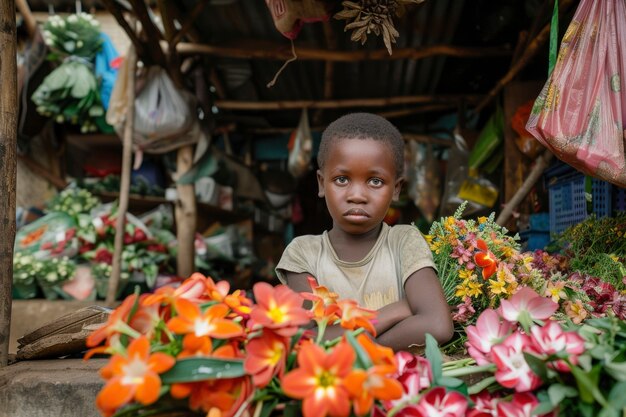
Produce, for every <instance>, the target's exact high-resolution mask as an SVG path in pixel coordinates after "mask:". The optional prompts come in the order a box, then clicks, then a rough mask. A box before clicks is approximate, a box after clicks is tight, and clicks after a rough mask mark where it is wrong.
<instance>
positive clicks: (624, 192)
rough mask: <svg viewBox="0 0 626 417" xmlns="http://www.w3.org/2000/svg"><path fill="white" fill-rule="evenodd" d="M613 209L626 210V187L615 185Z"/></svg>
mask: <svg viewBox="0 0 626 417" xmlns="http://www.w3.org/2000/svg"><path fill="white" fill-rule="evenodd" d="M613 210H615V211H626V189H624V188H617V187H615V186H613Z"/></svg>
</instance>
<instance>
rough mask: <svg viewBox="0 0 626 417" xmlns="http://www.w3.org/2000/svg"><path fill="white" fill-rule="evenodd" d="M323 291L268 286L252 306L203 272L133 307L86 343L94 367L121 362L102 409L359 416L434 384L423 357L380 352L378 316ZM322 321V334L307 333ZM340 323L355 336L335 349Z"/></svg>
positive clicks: (260, 287)
mask: <svg viewBox="0 0 626 417" xmlns="http://www.w3.org/2000/svg"><path fill="white" fill-rule="evenodd" d="M312 289H313V292H312V293H303V295H300V294H297V293H295V292H293V291H292V290H291V289H289V288H288V287H286V286H284V285H279V286H276V287H272V286H271V285H270V284H267V283H263V282H261V283H257V284H256V285H255V286H254V288H253V293H254V298H255V300H256V302H253V301H252V300H251V299H250V298H248V297H247V296H246V294H245V293H244V292H242V291H240V290H236V291H233V292H230V288H229V284H228V283H227V282H226V281H220V282H217V283H216V282H214V281H213V280H212V279H211V278H207V277H204V276H203V275H201V274H198V273H196V274H194V275H192V276H191V277H190V278H189V279H187V280H186V281H185V282H184V283H182V284H181V285H180V286H179V287H178V288H174V287H172V286H166V287H162V288H160V289H158V290H157V291H156V292H155V293H154V294H150V295H148V294H144V295H141V296H140V295H137V294H133V295H131V296H129V297H128V298H126V299H125V300H124V302H123V303H122V304H121V306H120V307H118V308H117V309H116V310H115V311H114V312H113V313H112V314H111V316H110V318H109V320H108V321H107V323H105V325H104V326H103V327H101V328H99V329H98V330H96V331H95V332H94V333H93V334H91V335H90V337H89V338H88V341H87V344H88V346H90V347H92V349H91V350H90V351H89V352H88V353H87V355H86V357H87V358H88V357H90V356H92V355H93V354H95V353H106V354H110V355H111V359H110V361H109V362H108V364H107V365H106V366H104V367H103V368H102V370H101V375H102V377H103V378H104V379H106V381H107V382H106V384H105V386H104V388H103V389H102V390H101V391H100V393H99V394H98V396H97V399H96V404H97V406H98V408H99V409H100V411H101V412H102V414H103V415H105V416H111V415H115V416H137V415H144V413H150V415H154V414H158V413H164V412H170V413H174V412H184V413H187V414H185V415H209V416H225V417H231V416H235V417H238V416H243V415H246V414H244V413H246V412H249V413H250V414H249V415H256V416H259V415H260V416H267V415H269V414H270V413H271V412H272V411H273V410H279V411H281V410H282V412H284V413H285V414H287V413H290V412H292V411H297V414H299V410H301V412H302V414H303V415H304V417H325V416H326V415H331V416H336V417H348V416H349V415H351V413H352V412H353V413H354V414H356V415H367V414H369V413H370V412H371V411H372V409H373V408H374V407H375V406H376V404H380V403H381V402H382V401H394V400H400V399H401V398H402V396H403V395H406V392H407V390H406V389H405V388H406V387H407V386H408V385H411V384H415V383H419V380H420V377H422V379H424V378H427V374H428V370H427V368H424V367H423V362H419V360H418V359H416V358H415V357H414V356H413V355H410V354H408V353H406V354H405V356H403V357H402V358H401V359H398V357H396V356H394V353H393V351H392V350H391V349H389V348H386V347H382V346H379V345H378V344H376V343H375V342H374V341H372V339H371V336H370V335H368V333H367V332H370V333H373V332H374V328H373V325H372V323H371V320H373V319H374V317H375V313H374V312H372V311H370V310H365V309H362V308H360V307H358V306H357V304H356V303H355V302H354V301H351V300H338V299H337V296H336V295H335V294H333V293H331V292H329V291H328V290H327V289H326V288H324V287H322V286H317V285H315V284H312ZM304 297H306V298H307V299H308V300H310V301H311V308H310V309H305V308H303V307H302V305H303V301H304ZM312 322H317V325H318V327H317V329H318V331H317V333H315V332H313V331H312V330H310V329H307V328H306V327H305V326H308V325H309V324H311V323H312ZM332 324H337V325H340V326H341V327H343V328H344V329H346V332H345V334H344V335H343V336H342V337H340V338H337V339H335V340H330V341H325V340H324V332H325V329H326V326H327V325H332ZM102 342H104V345H102V346H99V345H100V344H101V343H102ZM399 360H400V361H401V365H400V367H399ZM399 370H400V371H399ZM399 372H400V374H403V375H404V377H403V378H404V379H402V378H399V376H400V374H399ZM397 378H399V379H397ZM423 385H424V383H422V386H423ZM145 415H148V414H145Z"/></svg>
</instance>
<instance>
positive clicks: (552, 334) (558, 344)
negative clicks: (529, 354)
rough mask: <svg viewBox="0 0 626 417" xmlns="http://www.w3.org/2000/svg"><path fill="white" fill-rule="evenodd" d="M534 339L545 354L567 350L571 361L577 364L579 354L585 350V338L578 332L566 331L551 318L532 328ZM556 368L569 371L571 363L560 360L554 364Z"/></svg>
mask: <svg viewBox="0 0 626 417" xmlns="http://www.w3.org/2000/svg"><path fill="white" fill-rule="evenodd" d="M530 333H531V337H532V340H533V342H534V344H535V346H537V348H539V351H540V352H541V353H543V354H545V355H553V354H555V353H559V352H567V354H568V359H569V361H570V362H571V363H572V364H574V365H576V364H577V363H578V355H580V354H581V353H583V352H584V351H585V340H584V339H583V338H582V337H580V336H579V335H578V333H576V332H564V331H563V329H562V328H561V325H560V324H559V323H557V322H556V321H553V320H550V321H548V323H547V324H546V325H544V326H533V327H532V328H531V329H530ZM550 365H552V366H553V367H554V368H556V369H557V370H559V371H561V372H568V371H569V369H570V368H569V365H568V364H567V363H566V362H565V361H563V360H558V361H556V362H554V363H552V364H550Z"/></svg>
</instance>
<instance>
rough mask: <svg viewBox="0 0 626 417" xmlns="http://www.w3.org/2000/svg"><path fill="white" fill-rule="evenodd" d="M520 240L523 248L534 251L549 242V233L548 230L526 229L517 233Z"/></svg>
mask: <svg viewBox="0 0 626 417" xmlns="http://www.w3.org/2000/svg"><path fill="white" fill-rule="evenodd" d="M519 235H520V238H521V240H522V244H523V247H524V250H527V251H535V250H537V249H544V248H545V247H546V246H548V243H550V233H548V232H535V231H532V230H530V231H526V232H520V233H519Z"/></svg>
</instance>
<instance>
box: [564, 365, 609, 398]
mask: <svg viewBox="0 0 626 417" xmlns="http://www.w3.org/2000/svg"><path fill="white" fill-rule="evenodd" d="M571 370H572V375H574V378H576V384H577V385H578V391H579V392H580V399H581V400H582V401H583V402H586V403H593V400H594V399H595V400H596V401H597V402H598V403H600V405H602V406H603V407H606V406H607V404H608V402H607V401H606V398H604V396H603V395H602V393H601V392H600V390H599V389H598V380H599V377H600V370H601V367H600V365H596V366H594V367H593V368H592V369H591V371H589V372H585V371H583V370H582V369H580V368H578V367H577V366H572V367H571Z"/></svg>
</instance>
